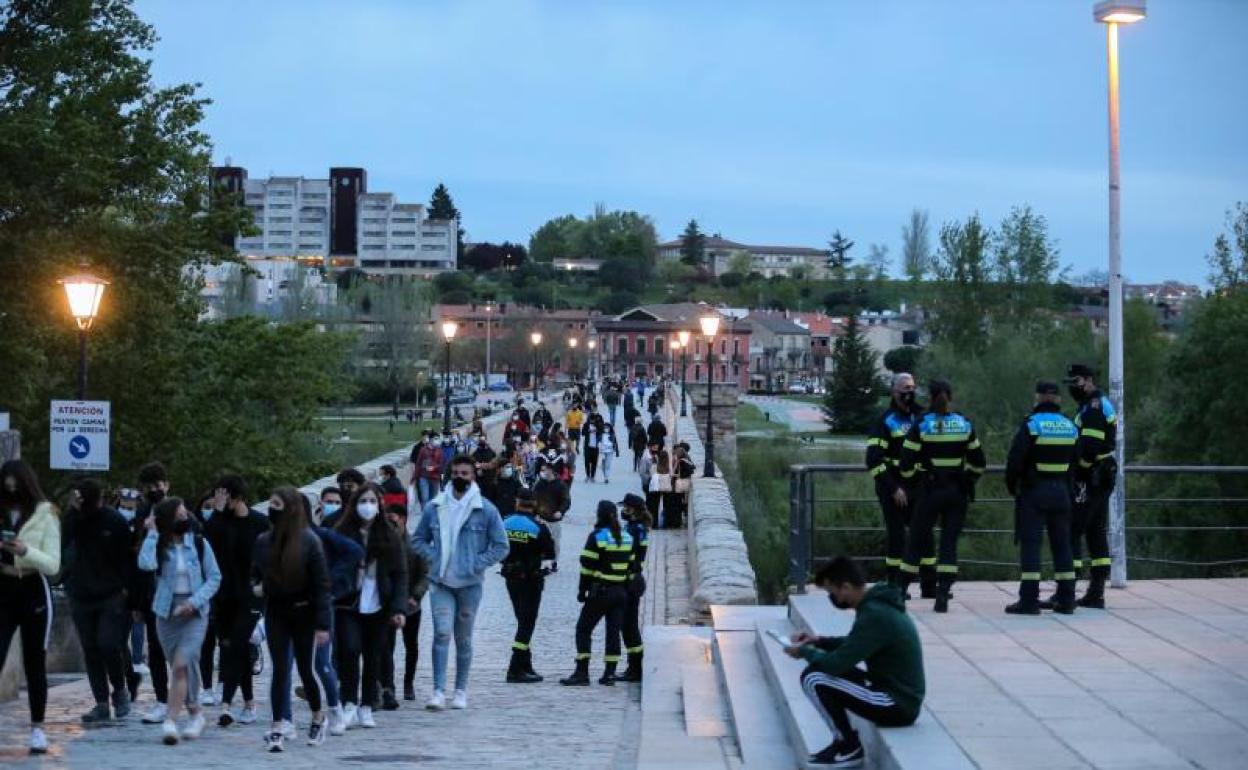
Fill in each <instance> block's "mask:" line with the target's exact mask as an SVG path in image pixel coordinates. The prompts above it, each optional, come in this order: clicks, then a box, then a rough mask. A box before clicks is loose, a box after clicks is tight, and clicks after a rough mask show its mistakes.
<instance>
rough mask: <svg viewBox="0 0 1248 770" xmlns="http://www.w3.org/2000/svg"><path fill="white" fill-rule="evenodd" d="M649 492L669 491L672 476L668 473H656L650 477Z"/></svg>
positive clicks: (670, 489)
mask: <svg viewBox="0 0 1248 770" xmlns="http://www.w3.org/2000/svg"><path fill="white" fill-rule="evenodd" d="M649 491H651V492H671V491H672V476H671V474H670V473H656V474H654V475H653V476H651V477H650V490H649Z"/></svg>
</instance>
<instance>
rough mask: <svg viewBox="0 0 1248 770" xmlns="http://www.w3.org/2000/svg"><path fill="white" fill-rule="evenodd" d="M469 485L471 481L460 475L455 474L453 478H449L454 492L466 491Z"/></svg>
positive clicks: (461, 492)
mask: <svg viewBox="0 0 1248 770" xmlns="http://www.w3.org/2000/svg"><path fill="white" fill-rule="evenodd" d="M470 486H472V482H471V481H469V480H468V479H465V478H463V477H461V476H456V477H455V478H453V479H451V487H452V488H454V490H455V491H456V492H459V493H460V494H463V493H464V492H467V491H468V487H470Z"/></svg>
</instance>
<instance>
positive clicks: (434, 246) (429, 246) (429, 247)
mask: <svg viewBox="0 0 1248 770" xmlns="http://www.w3.org/2000/svg"><path fill="white" fill-rule="evenodd" d="M420 250H421V251H446V247H445V246H443V245H442V244H440V243H426V244H424V245H423V246H421V247H420Z"/></svg>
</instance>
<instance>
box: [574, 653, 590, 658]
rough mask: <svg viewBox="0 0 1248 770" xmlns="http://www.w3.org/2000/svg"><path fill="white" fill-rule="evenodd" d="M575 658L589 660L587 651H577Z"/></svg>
mask: <svg viewBox="0 0 1248 770" xmlns="http://www.w3.org/2000/svg"><path fill="white" fill-rule="evenodd" d="M576 659H577V660H589V653H588V652H578V653H577V654H576Z"/></svg>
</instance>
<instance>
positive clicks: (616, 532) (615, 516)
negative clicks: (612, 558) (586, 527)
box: [594, 500, 622, 545]
mask: <svg viewBox="0 0 1248 770" xmlns="http://www.w3.org/2000/svg"><path fill="white" fill-rule="evenodd" d="M603 503H606V505H603ZM603 527H606V528H607V529H609V530H611V537H613V538H614V539H615V543H616V545H619V543H620V540H621V539H622V538H621V535H620V513H619V511H618V510H617V509H616V507H615V503H612V502H611V501H609V500H600V501H599V502H598V514H597V516H596V517H595V519H594V529H602V528H603Z"/></svg>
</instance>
